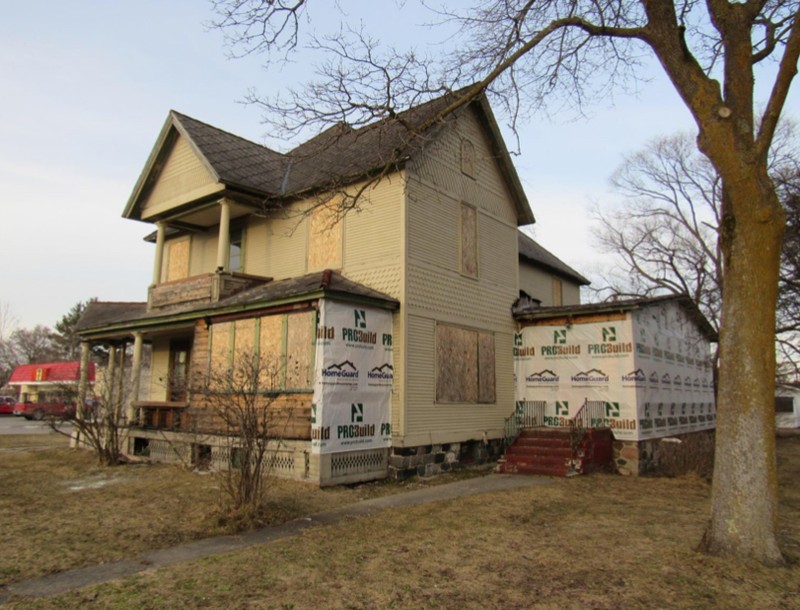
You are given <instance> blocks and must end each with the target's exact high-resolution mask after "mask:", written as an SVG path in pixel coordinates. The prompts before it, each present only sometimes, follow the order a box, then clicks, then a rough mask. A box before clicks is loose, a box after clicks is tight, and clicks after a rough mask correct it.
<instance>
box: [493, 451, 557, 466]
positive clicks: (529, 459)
mask: <svg viewBox="0 0 800 610" xmlns="http://www.w3.org/2000/svg"><path fill="white" fill-rule="evenodd" d="M504 459H505V461H506V463H507V464H517V465H524V466H537V465H539V466H548V467H549V466H564V465H566V464H567V463H568V462H569V460H570V458H568V457H566V458H565V457H562V456H558V455H556V456H550V455H514V454H513V453H512V454H510V455H506V456H505V458H504Z"/></svg>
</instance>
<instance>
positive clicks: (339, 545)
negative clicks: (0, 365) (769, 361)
mask: <svg viewBox="0 0 800 610" xmlns="http://www.w3.org/2000/svg"><path fill="white" fill-rule="evenodd" d="M779 454H780V469H781V503H782V505H781V518H782V526H783V535H784V548H785V550H786V552H787V555H788V557H789V560H790V563H789V564H788V565H787V566H786V567H783V568H777V569H775V568H772V569H770V568H764V567H762V566H760V565H757V564H749V563H742V562H739V561H736V560H731V559H725V558H718V557H709V556H706V555H702V554H699V553H697V552H695V551H694V546H695V544H696V543H697V542H698V541H699V539H700V535H701V533H702V529H703V524H704V520H705V517H706V514H707V511H708V495H709V488H708V485H707V483H706V482H705V481H703V480H702V479H700V478H699V477H696V476H687V477H680V478H675V479H668V478H639V479H632V478H623V477H618V476H612V475H592V476H590V477H577V478H573V479H567V480H565V479H558V480H553V482H552V484H551V485H546V486H539V487H532V488H526V489H522V490H517V491H511V492H504V493H497V494H494V495H482V496H474V497H468V498H462V499H459V500H453V501H448V502H442V503H438V504H431V505H426V506H416V507H410V508H403V509H396V510H390V511H387V512H385V513H382V514H380V515H377V516H372V517H368V518H362V519H354V520H350V521H347V522H343V523H340V524H338V525H335V526H327V527H320V528H317V529H314V530H310V531H306V532H305V533H304V534H302V535H301V536H299V537H297V538H295V539H290V540H288V539H287V540H282V541H280V542H276V543H273V544H270V545H266V546H262V547H257V548H252V549H249V550H246V551H241V552H237V553H233V554H230V555H224V556H217V557H211V558H208V559H205V560H201V561H197V562H192V563H188V564H184V565H179V566H175V567H172V568H168V569H162V570H157V571H151V572H146V573H143V574H141V575H139V576H136V577H132V578H128V579H124V580H121V581H117V582H114V583H109V584H107V585H103V586H98V587H94V588H90V589H86V590H83V591H78V592H74V593H70V594H66V595H62V596H58V597H56V598H51V599H43V600H24V602H23V601H19V602H16V603H12V604H10V606H9V607H10V608H59V609H63V608H77V607H83V606H85V605H94V606H95V607H102V608H145V609H156V608H202V607H207V608H275V609H278V610H286V609H289V608H294V609H301V608H315V609H316V608H342V609H345V608H347V609H352V608H363V609H367V608H609V609H611V608H614V609H616V608H747V609H750V608H756V609H761V608H800V563H798V560H800V544H799V543H798V541H800V438H797V437H796V438H791V439H781V440H780V441H779Z"/></svg>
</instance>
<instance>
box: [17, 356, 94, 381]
mask: <svg viewBox="0 0 800 610" xmlns="http://www.w3.org/2000/svg"><path fill="white" fill-rule="evenodd" d="M80 369H81V363H80V362H79V361H77V360H73V361H70V362H43V363H41V364H21V365H19V366H18V367H17V368H15V369H14V372H13V373H11V379H9V380H8V385H29V384H34V383H75V382H77V381H79V380H80ZM87 373H88V380H89V381H94V363H93V362H89V366H88V368H87Z"/></svg>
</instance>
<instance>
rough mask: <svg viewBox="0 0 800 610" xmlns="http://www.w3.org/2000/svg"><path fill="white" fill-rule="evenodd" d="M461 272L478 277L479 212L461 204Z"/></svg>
mask: <svg viewBox="0 0 800 610" xmlns="http://www.w3.org/2000/svg"><path fill="white" fill-rule="evenodd" d="M460 228H461V244H460V247H461V273H463V274H464V275H467V276H469V277H478V212H477V210H476V209H475V208H474V207H472V206H470V205H467V204H465V203H462V204H461V223H460Z"/></svg>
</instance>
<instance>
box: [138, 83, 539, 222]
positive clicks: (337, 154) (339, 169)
mask: <svg viewBox="0 0 800 610" xmlns="http://www.w3.org/2000/svg"><path fill="white" fill-rule="evenodd" d="M459 93H460V92H455V93H450V94H446V95H443V96H441V97H439V98H436V99H434V100H431V101H429V102H426V103H424V104H420V105H419V106H415V107H413V108H411V109H409V110H406V111H404V112H401V113H399V114H398V115H397V116H396V117H393V118H389V119H384V120H380V121H376V122H375V123H371V124H368V125H364V126H362V127H359V128H357V129H354V128H352V127H350V126H348V125H346V124H343V123H341V124H337V125H333V126H332V127H330V128H328V129H327V130H325V131H323V132H322V133H320V134H318V135H316V136H315V137H313V138H311V139H310V140H308V141H306V142H304V143H302V144H300V145H299V146H297V147H295V148H294V149H293V150H291V151H289V152H287V153H285V154H284V153H280V152H277V151H274V150H271V149H269V148H267V147H266V146H262V145H261V144H257V143H255V142H252V141H250V140H247V139H245V138H241V137H239V136H237V135H234V134H232V133H229V132H227V131H224V130H222V129H219V128H217V127H214V126H212V125H209V124H207V123H204V122H202V121H198V120H197V119H194V118H192V117H189V116H187V115H185V114H181V113H180V112H176V111H174V110H173V111H170V115H169V118H168V120H167V123H166V124H165V126H164V129H163V130H162V134H161V136H160V137H159V143H158V144H157V145H156V149H154V151H153V153H152V154H151V157H150V160H149V161H148V164H147V166H146V167H145V171H144V172H143V174H142V176H141V177H140V179H139V181H138V183H137V185H136V187H135V188H134V192H133V194H132V195H131V198H130V200H129V201H128V205H127V206H126V210H125V214H124V215H125V216H129V217H131V216H132V217H135V218H138V212H137V211H136V209H137V206H138V205H139V203H138V202H139V200H140V197H141V196H142V195H143V194H144V193H145V192H146V190H147V188H148V185H150V184H152V181H153V180H154V179H155V177H156V175H157V174H156V173H154V172H153V169H154V168H156V167H157V166H158V163H159V159H160V158H161V154H160V152H159V151H160V150H161V146H163V143H164V142H167V141H169V139H170V137H171V136H170V134H173V135H174V131H173V130H177V132H179V133H181V134H182V135H183V136H185V137H186V138H187V140H188V141H189V144H190V146H192V147H193V149H194V150H195V152H196V153H197V155H198V156H199V158H200V159H201V160H202V161H203V162H204V164H205V165H206V167H207V169H208V170H209V171H210V172H211V174H212V175H213V176H215V177H216V178H217V180H218V181H219V182H220V183H222V184H224V185H225V186H227V187H230V188H233V189H241V190H244V191H247V192H249V193H250V194H252V195H256V196H261V197H263V198H264V199H265V200H270V199H272V200H276V199H282V198H293V197H303V196H305V195H307V194H308V193H311V192H314V191H320V190H326V189H331V188H335V187H341V186H344V185H347V184H352V183H353V182H355V181H357V180H359V179H361V178H363V177H365V176H369V175H373V174H374V173H376V172H380V171H382V170H384V169H387V170H390V171H393V170H394V169H396V168H398V167H399V166H400V165H402V164H403V163H404V162H405V161H406V160H407V159H409V158H410V157H411V156H412V155H413V154H414V153H416V152H419V151H420V150H422V148H423V147H424V146H425V145H426V144H427V143H428V142H429V141H430V140H431V139H432V138H433V137H435V135H436V134H437V133H438V130H439V129H440V128H441V127H442V125H445V124H447V123H448V122H449V121H452V120H453V119H454V118H455V116H456V115H458V114H459V113H460V112H463V109H464V108H466V107H464V108H462V109H460V110H458V111H456V112H455V113H454V114H452V115H449V116H448V117H445V118H443V119H439V120H436V116H437V114H438V113H439V112H440V111H441V110H443V109H444V108H445V107H447V105H448V104H450V103H451V102H453V101H454V100H455V99H457V96H458V95H459ZM470 104H473V105H474V106H475V107H476V108H480V109H481V112H482V113H483V114H482V115H481V116H483V117H486V120H485V124H486V125H487V128H488V129H489V131H490V132H491V136H492V140H493V142H494V146H495V149H496V150H495V155H496V158H497V160H498V162H499V163H500V166H501V170H502V171H503V173H504V175H505V176H506V178H507V179H508V181H509V185H510V188H511V190H512V192H513V193H514V203H515V206H516V208H517V216H518V218H519V221H520V223H521V224H527V223H531V222H534V218H533V214H532V213H531V211H530V208H529V207H528V201H527V198H526V197H525V194H524V192H523V190H522V186H521V185H520V183H519V178H518V177H517V175H516V172H515V170H514V168H513V165H512V163H511V160H510V158H509V156H508V151H507V150H505V146H504V145H503V144H502V137H501V136H500V133H499V130H498V129H497V127H496V124H495V122H494V118H493V117H492V116H491V109H490V108H489V105H488V102H487V101H486V100H485V98H484V97H479V98H477V99H476V100H473V101H472V102H470ZM421 126H426V127H425V128H424V129H420V127H421Z"/></svg>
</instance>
